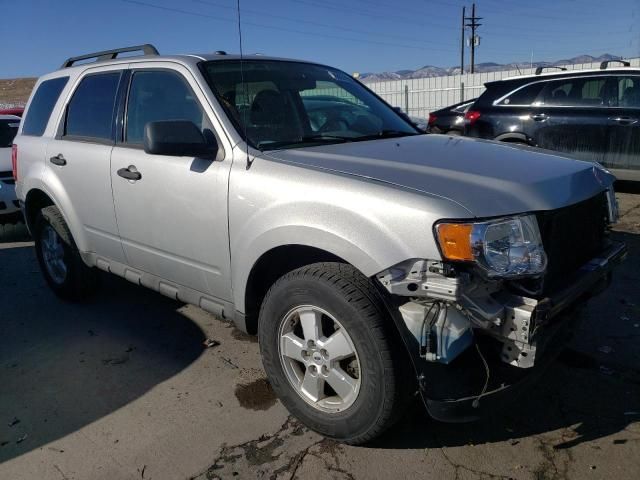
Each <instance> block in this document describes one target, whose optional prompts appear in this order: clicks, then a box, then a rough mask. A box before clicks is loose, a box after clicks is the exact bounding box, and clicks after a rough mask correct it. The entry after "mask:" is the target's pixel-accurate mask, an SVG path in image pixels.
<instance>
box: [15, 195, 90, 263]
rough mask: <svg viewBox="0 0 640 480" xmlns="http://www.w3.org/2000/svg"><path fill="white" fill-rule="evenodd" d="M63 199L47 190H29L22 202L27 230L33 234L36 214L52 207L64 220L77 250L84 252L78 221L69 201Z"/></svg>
mask: <svg viewBox="0 0 640 480" xmlns="http://www.w3.org/2000/svg"><path fill="white" fill-rule="evenodd" d="M63 199H66V201H61V199H60V198H58V197H57V196H56V195H53V194H52V193H51V192H50V191H49V190H47V189H45V188H41V187H40V186H34V187H32V188H31V189H29V191H28V192H27V194H26V195H25V201H24V216H25V222H26V223H27V228H28V229H29V231H30V232H31V233H33V226H34V222H35V219H36V216H37V214H38V212H39V211H40V210H41V209H42V208H44V207H48V206H50V205H54V206H56V207H57V208H58V210H60V214H61V215H62V218H64V221H65V222H66V224H67V227H68V228H69V231H70V232H71V235H72V237H73V240H74V242H75V243H76V245H77V247H78V249H79V250H80V251H81V252H82V251H86V241H85V238H84V236H82V235H81V232H80V231H79V230H78V228H77V226H78V225H80V224H79V223H78V222H79V219H78V217H77V216H76V215H75V211H74V210H73V208H72V206H71V204H70V202H69V199H68V198H66V197H65V198H63ZM65 207H68V208H65ZM74 220H75V221H74Z"/></svg>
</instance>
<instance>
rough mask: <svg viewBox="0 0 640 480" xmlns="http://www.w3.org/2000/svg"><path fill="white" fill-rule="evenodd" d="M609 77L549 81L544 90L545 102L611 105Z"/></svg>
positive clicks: (561, 104)
mask: <svg viewBox="0 0 640 480" xmlns="http://www.w3.org/2000/svg"><path fill="white" fill-rule="evenodd" d="M608 79H609V77H595V78H589V77H584V78H569V79H563V80H554V81H551V82H548V83H547V85H546V87H545V89H544V92H543V98H544V104H545V105H553V106H563V107H607V106H609V100H610V95H609V91H608V90H609V89H608V88H607V81H608Z"/></svg>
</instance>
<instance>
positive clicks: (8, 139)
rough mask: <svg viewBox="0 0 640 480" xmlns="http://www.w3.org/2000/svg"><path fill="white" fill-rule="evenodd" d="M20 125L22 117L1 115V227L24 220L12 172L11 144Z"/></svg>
mask: <svg viewBox="0 0 640 480" xmlns="http://www.w3.org/2000/svg"><path fill="white" fill-rule="evenodd" d="M19 125H20V117H17V116H15V115H0V225H3V224H6V223H15V222H16V221H18V220H20V219H21V218H22V212H21V211H20V204H19V203H18V198H17V197H16V189H15V185H14V184H15V182H14V179H13V173H12V170H11V144H12V143H13V139H14V137H15V136H16V134H17V133H18V126H19Z"/></svg>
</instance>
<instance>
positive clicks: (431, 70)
mask: <svg viewBox="0 0 640 480" xmlns="http://www.w3.org/2000/svg"><path fill="white" fill-rule="evenodd" d="M618 58H620V57H619V56H616V55H610V54H608V53H607V54H604V55H601V56H599V57H592V56H591V55H580V56H578V57H574V58H569V59H564V60H558V61H556V62H533V67H534V68H535V67H548V66H557V65H572V64H576V63H591V62H603V61H605V60H616V59H618ZM466 68H468V66H467V67H466ZM525 68H531V63H530V62H519V63H507V64H500V63H493V62H485V63H477V64H476V66H475V70H476V73H485V72H497V71H501V70H518V69H520V70H523V69H525ZM467 73H468V72H467ZM459 74H460V66H459V65H458V66H457V67H449V68H442V67H435V66H433V65H425V66H424V67H422V68H418V69H417V70H398V71H397V72H382V73H361V74H360V80H362V81H363V82H383V81H385V80H402V79H406V78H425V77H443V76H446V75H459Z"/></svg>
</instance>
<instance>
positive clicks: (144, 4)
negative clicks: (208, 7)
mask: <svg viewBox="0 0 640 480" xmlns="http://www.w3.org/2000/svg"><path fill="white" fill-rule="evenodd" d="M121 1H122V2H125V3H130V4H133V5H137V6H141V7H146V8H153V9H157V10H164V11H167V12H173V13H181V14H184V15H191V16H194V17H203V18H208V19H211V20H215V21H219V22H225V23H236V19H232V18H228V17H218V16H214V15H209V14H206V13H199V12H193V11H189V10H183V9H180V8H174V7H167V6H163V5H156V4H153V3H147V2H142V1H139V0H121ZM243 23H244V25H249V26H252V27H256V28H265V29H269V30H278V31H282V32H289V33H296V34H299V35H308V36H315V37H322V38H332V39H337V40H347V41H349V42H358V43H367V44H371V45H383V46H389V47H396V48H406V49H414V50H424V51H430V49H429V48H427V47H421V46H418V45H405V44H399V43H390V42H380V41H375V40H363V39H360V38H351V37H343V36H340V35H329V34H326V33H320V32H309V31H304V30H296V29H292V28H285V27H277V26H274V25H265V24H262V23H255V22H246V21H245V22H243ZM444 50H446V49H444ZM449 51H455V49H454V48H451V49H449Z"/></svg>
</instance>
